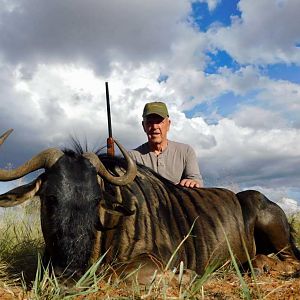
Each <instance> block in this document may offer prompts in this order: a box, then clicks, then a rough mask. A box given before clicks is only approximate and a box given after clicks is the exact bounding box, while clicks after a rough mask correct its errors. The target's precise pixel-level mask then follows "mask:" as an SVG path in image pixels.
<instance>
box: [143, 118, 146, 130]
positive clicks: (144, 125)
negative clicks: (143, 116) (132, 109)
mask: <svg viewBox="0 0 300 300" xmlns="http://www.w3.org/2000/svg"><path fill="white" fill-rule="evenodd" d="M142 126H143V129H144V131H145V132H146V129H145V123H144V121H142Z"/></svg>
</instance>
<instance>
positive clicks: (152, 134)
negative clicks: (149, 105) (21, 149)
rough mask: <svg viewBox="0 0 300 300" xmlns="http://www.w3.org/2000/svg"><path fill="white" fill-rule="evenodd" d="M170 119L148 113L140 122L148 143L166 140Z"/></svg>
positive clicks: (158, 142)
mask: <svg viewBox="0 0 300 300" xmlns="http://www.w3.org/2000/svg"><path fill="white" fill-rule="evenodd" d="M170 123H171V121H170V120H169V118H168V117H167V118H165V119H164V118H163V117H161V116H159V115H156V114H151V115H148V116H147V117H145V118H144V120H143V122H142V124H143V128H144V131H145V132H146V134H147V136H148V141H149V142H150V143H155V144H160V143H162V142H164V141H166V140H167V133H168V131H169V128H170Z"/></svg>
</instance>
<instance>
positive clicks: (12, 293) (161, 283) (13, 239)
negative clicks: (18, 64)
mask: <svg viewBox="0 0 300 300" xmlns="http://www.w3.org/2000/svg"><path fill="white" fill-rule="evenodd" d="M299 220H300V218H299V216H294V218H293V226H294V228H295V230H296V233H297V234H296V237H297V238H299V236H300V235H299V230H300V222H299ZM0 230H1V235H0V299H245V298H246V299H247V298H248V299H300V296H298V295H300V279H299V278H290V277H288V276H287V277H284V276H282V275H280V274H276V273H269V274H265V275H262V276H260V277H258V278H253V276H250V275H251V274H250V275H244V276H242V279H241V274H239V272H238V271H237V269H236V267H235V266H234V260H233V261H232V262H228V263H227V264H225V265H224V266H223V267H221V268H219V269H218V270H216V271H215V270H214V268H213V267H211V268H207V272H206V273H205V274H204V275H203V276H202V277H201V278H196V277H193V276H191V280H190V281H186V282H185V281H184V280H183V269H184V266H183V265H181V266H180V267H179V269H178V272H177V273H178V274H176V275H175V274H173V273H170V272H168V271H166V272H165V273H164V274H162V275H159V274H154V276H153V280H152V281H151V282H149V284H148V285H147V286H140V285H138V284H137V283H136V282H135V280H132V281H130V282H129V281H125V280H124V278H120V277H114V278H112V276H110V273H109V272H108V269H107V268H103V267H101V268H99V265H100V264H101V260H100V261H98V263H97V264H95V265H93V266H92V267H91V269H90V270H88V271H87V273H86V274H85V275H84V276H83V277H82V278H81V279H80V280H79V281H78V282H77V283H75V284H73V285H72V286H70V285H67V284H62V283H61V281H60V279H59V278H56V277H55V276H53V275H52V274H50V273H49V272H48V270H44V269H43V267H42V266H41V264H40V259H39V257H40V255H41V254H42V251H43V245H44V244H43V238H42V233H41V229H40V221H39V203H38V201H33V202H31V204H29V205H25V206H21V207H19V208H9V209H5V210H2V212H1V221H0ZM99 270H100V271H99Z"/></svg>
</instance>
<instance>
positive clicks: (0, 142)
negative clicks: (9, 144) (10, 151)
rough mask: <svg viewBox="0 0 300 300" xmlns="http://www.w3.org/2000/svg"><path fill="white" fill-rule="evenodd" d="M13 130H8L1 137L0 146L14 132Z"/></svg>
mask: <svg viewBox="0 0 300 300" xmlns="http://www.w3.org/2000/svg"><path fill="white" fill-rule="evenodd" d="M13 131H14V130H13V129H8V130H7V131H6V132H4V133H3V134H2V135H1V136H0V146H1V145H2V144H3V143H4V141H5V140H6V139H7V137H8V136H9V135H10V134H11V133H12V132H13Z"/></svg>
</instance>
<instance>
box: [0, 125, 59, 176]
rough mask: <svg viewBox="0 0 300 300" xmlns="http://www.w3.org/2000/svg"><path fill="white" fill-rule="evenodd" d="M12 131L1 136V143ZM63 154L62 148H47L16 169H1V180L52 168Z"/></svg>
mask: <svg viewBox="0 0 300 300" xmlns="http://www.w3.org/2000/svg"><path fill="white" fill-rule="evenodd" d="M11 132H12V129H10V130H8V131H7V132H5V133H4V134H3V135H2V136H1V137H0V145H1V144H2V143H3V142H4V140H5V139H6V138H7V137H8V136H9V134H10V133H11ZM62 155H63V152H62V151H61V150H58V149H55V148H49V149H46V150H44V151H42V152H40V153H39V154H38V155H36V156H34V157H33V158H31V159H30V160H28V161H27V162H25V163H24V164H23V165H21V166H20V167H18V168H16V169H13V170H3V169H0V181H9V180H14V179H18V178H20V177H23V176H24V175H26V174H28V173H30V172H33V171H36V170H38V169H41V168H45V169H47V168H50V167H51V166H53V165H54V164H55V163H56V161H57V160H58V159H59V158H60V157H61V156H62Z"/></svg>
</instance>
